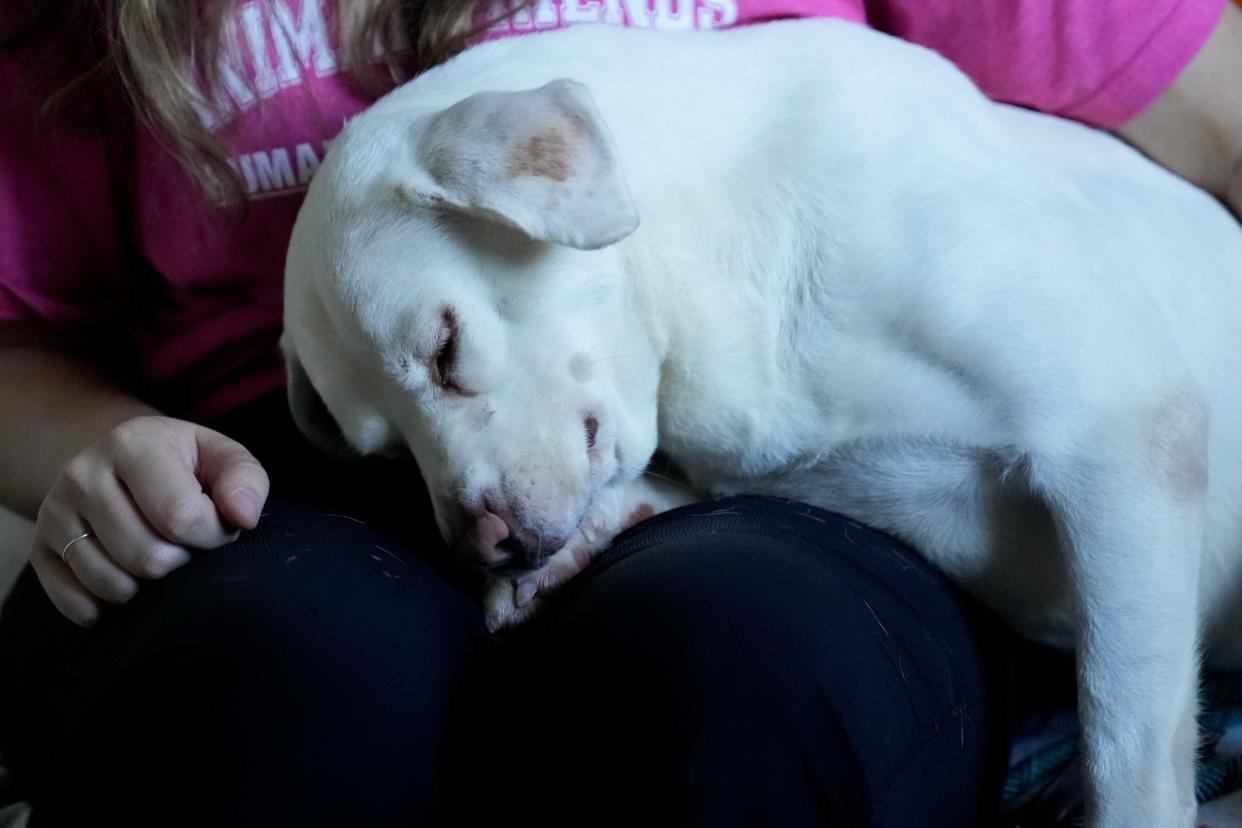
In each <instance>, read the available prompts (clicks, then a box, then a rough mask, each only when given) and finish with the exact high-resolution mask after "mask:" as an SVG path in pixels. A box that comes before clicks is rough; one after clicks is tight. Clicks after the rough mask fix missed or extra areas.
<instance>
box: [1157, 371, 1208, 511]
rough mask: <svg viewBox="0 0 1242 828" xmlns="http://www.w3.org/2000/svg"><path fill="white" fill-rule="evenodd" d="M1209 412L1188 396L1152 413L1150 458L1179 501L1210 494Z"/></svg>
mask: <svg viewBox="0 0 1242 828" xmlns="http://www.w3.org/2000/svg"><path fill="white" fill-rule="evenodd" d="M1207 429H1208V418H1207V412H1206V411H1205V410H1204V407H1203V405H1202V404H1201V403H1200V402H1198V401H1197V400H1195V399H1193V398H1191V397H1188V396H1186V395H1182V394H1179V395H1176V396H1173V397H1170V398H1169V399H1168V400H1166V401H1165V402H1164V403H1162V404H1161V405H1160V406H1158V407H1157V408H1156V409H1155V411H1153V412H1152V416H1151V419H1150V420H1149V421H1148V427H1147V430H1146V438H1147V448H1148V451H1149V456H1150V457H1151V459H1152V462H1153V464H1154V465H1155V468H1156V470H1157V472H1158V473H1159V474H1160V475H1161V477H1162V478H1163V479H1164V481H1165V482H1166V483H1167V484H1168V485H1169V488H1170V490H1171V491H1172V493H1173V494H1174V496H1176V497H1177V499H1178V500H1195V499H1197V498H1200V497H1202V496H1203V495H1204V493H1205V492H1207V484H1208V462H1207V457H1208V452H1207V436H1208V434H1207Z"/></svg>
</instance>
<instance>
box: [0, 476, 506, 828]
mask: <svg viewBox="0 0 1242 828" xmlns="http://www.w3.org/2000/svg"><path fill="white" fill-rule="evenodd" d="M426 536H427V539H428V540H427V543H428V545H431V544H435V543H437V541H436V539H435V535H434V527H430V526H429V527H427V533H426ZM488 642H489V639H488V636H487V633H486V629H485V627H484V624H483V620H482V616H481V613H480V612H479V611H478V609H477V607H476V606H475V605H474V603H473V602H472V601H471V600H470V598H469V596H468V594H467V593H466V592H465V591H463V590H462V589H460V588H459V587H457V586H454V585H450V584H449V583H447V582H445V581H444V580H443V579H442V578H441V577H439V576H438V575H437V574H436V573H434V572H433V571H432V570H431V569H429V568H428V566H427V565H426V564H425V563H423V562H422V561H421V560H420V558H419V557H418V556H416V555H415V554H413V552H412V551H411V550H410V548H408V547H404V546H401V545H399V544H397V543H395V542H393V541H392V540H391V538H390V536H388V535H385V534H383V533H381V532H379V531H377V530H376V529H374V528H372V527H371V526H368V525H366V524H365V523H362V522H360V521H358V520H357V519H355V518H353V517H351V516H346V515H342V514H336V513H333V512H329V511H327V510H326V509H325V508H324V507H322V506H311V505H309V504H308V503H307V502H304V501H283V500H281V498H280V497H275V498H273V500H272V501H271V502H269V504H268V505H267V507H266V509H265V514H264V517H263V518H262V520H261V521H260V524H259V527H258V528H257V529H256V530H254V531H252V532H248V533H245V534H243V536H242V537H241V539H240V540H238V541H237V542H236V543H233V544H231V545H230V546H227V547H224V548H221V549H218V550H214V551H210V552H203V553H200V554H198V555H196V556H195V557H194V558H193V560H192V561H191V562H190V563H189V564H187V565H186V566H185V567H183V568H182V569H180V570H178V571H176V572H174V573H173V574H171V575H170V576H168V577H167V578H165V579H163V580H161V581H159V582H155V583H149V584H146V585H144V587H143V589H142V590H141V591H140V593H139V596H138V597H137V598H135V599H134V600H133V601H132V602H131V603H130V604H128V605H126V606H124V607H116V608H112V609H111V611H110V612H109V613H108V614H107V615H106V616H105V617H104V618H103V620H102V621H101V623H100V624H99V625H98V626H97V627H96V628H95V629H92V630H80V629H78V628H76V627H74V626H73V625H72V624H70V623H69V622H68V621H66V620H65V619H63V618H62V617H60V616H59V615H58V614H57V613H56V611H55V610H54V609H53V607H52V606H51V604H50V603H49V601H48V600H47V598H46V596H45V595H44V593H43V592H42V590H41V589H40V587H39V584H38V582H37V580H36V579H35V578H34V577H33V575H32V573H31V572H30V571H29V570H28V571H27V572H26V573H25V575H24V576H23V578H22V579H21V581H20V582H19V583H18V585H17V586H16V588H15V590H14V592H13V593H12V594H11V596H10V597H9V599H8V600H7V602H6V604H5V605H4V608H3V614H2V616H0V670H3V674H4V676H5V681H4V682H3V683H2V684H0V737H2V742H0V744H2V745H3V748H4V751H5V753H6V757H7V758H8V759H9V760H10V762H11V764H12V766H13V768H14V770H15V773H16V775H17V780H18V783H19V785H21V786H22V793H24V794H25V795H26V796H27V797H28V798H29V799H30V800H31V801H32V803H33V823H34V824H35V825H41V824H42V825H48V824H65V825H86V824H114V823H115V824H129V825H136V824H163V825H187V824H203V825H377V826H378V825H390V824H391V825H402V824H420V823H425V822H426V821H427V820H429V819H432V818H434V816H435V814H436V812H437V809H438V808H439V806H440V783H441V766H442V754H443V752H444V750H445V738H446V736H445V722H446V720H447V719H448V716H449V711H450V709H451V707H452V705H453V704H454V701H455V699H456V698H457V696H458V694H459V691H460V687H461V685H462V683H463V682H464V681H465V680H466V676H467V674H468V673H469V672H470V670H471V669H473V664H474V662H475V660H476V659H477V658H478V657H479V655H480V654H481V653H483V652H484V650H485V648H486V647H487V645H488Z"/></svg>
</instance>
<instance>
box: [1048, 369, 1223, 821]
mask: <svg viewBox="0 0 1242 828" xmlns="http://www.w3.org/2000/svg"><path fill="white" fill-rule="evenodd" d="M1029 459H1030V473H1031V481H1032V483H1033V485H1034V486H1035V488H1036V490H1037V491H1038V492H1039V493H1040V494H1041V495H1042V496H1043V497H1044V498H1045V499H1046V500H1047V502H1048V504H1049V506H1050V508H1051V509H1052V511H1053V514H1054V516H1055V518H1056V520H1057V524H1058V531H1059V532H1060V533H1061V535H1062V540H1063V542H1064V544H1065V547H1066V549H1067V550H1068V554H1069V557H1070V569H1071V576H1072V577H1071V580H1072V584H1073V589H1074V591H1075V598H1076V599H1077V606H1078V637H1077V657H1078V684H1079V708H1080V713H1081V717H1082V725H1083V749H1084V757H1085V760H1086V761H1085V767H1086V773H1087V779H1086V785H1087V797H1088V801H1087V814H1088V823H1087V824H1088V825H1089V826H1092V828H1140V827H1142V828H1190V826H1192V825H1193V824H1194V816H1195V800H1194V785H1193V781H1194V760H1195V748H1196V738H1197V728H1196V722H1195V716H1196V712H1197V680H1198V663H1199V658H1198V623H1199V619H1198V613H1197V604H1198V601H1197V597H1198V590H1199V583H1198V580H1199V569H1200V562H1201V556H1202V549H1203V526H1204V518H1203V513H1204V502H1205V497H1206V488H1207V417H1206V413H1205V410H1204V408H1203V406H1202V405H1200V404H1199V402H1198V400H1197V398H1195V397H1194V396H1193V395H1188V394H1184V393H1181V394H1172V395H1170V396H1169V397H1168V398H1166V399H1165V400H1164V401H1162V402H1156V403H1153V404H1150V405H1143V406H1139V407H1138V408H1137V409H1130V410H1128V411H1124V412H1115V413H1114V415H1112V416H1108V417H1106V418H1101V420H1100V421H1098V422H1096V423H1095V425H1094V426H1093V427H1090V428H1088V429H1086V430H1085V431H1083V430H1079V431H1078V436H1077V438H1076V439H1075V440H1074V441H1073V442H1072V443H1071V444H1070V445H1068V446H1067V445H1065V444H1062V445H1061V446H1059V447H1057V448H1056V449H1054V450H1052V451H1048V452H1045V453H1042V454H1041V453H1039V452H1033V453H1032V454H1031V455H1030V457H1029Z"/></svg>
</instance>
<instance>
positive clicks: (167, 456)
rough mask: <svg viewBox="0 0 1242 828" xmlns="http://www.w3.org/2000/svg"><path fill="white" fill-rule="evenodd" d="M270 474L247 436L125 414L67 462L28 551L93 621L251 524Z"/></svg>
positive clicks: (77, 611) (65, 603) (52, 590)
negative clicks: (104, 606)
mask: <svg viewBox="0 0 1242 828" xmlns="http://www.w3.org/2000/svg"><path fill="white" fill-rule="evenodd" d="M267 493H268V479H267V473H266V472H265V471H264V470H263V467H262V466H260V465H259V462H258V461H257V460H256V459H255V458H254V456H253V455H251V454H250V452H249V451H247V450H246V449H245V447H243V446H242V445H241V444H239V443H237V442H236V441H234V440H231V439H229V438H228V437H225V436H224V435H223V434H220V433H219V432H216V431H212V430H211V429H208V428H204V427H202V426H199V425H195V424H194V423H189V422H185V421H184V420H176V419H173V418H171V417H161V416H144V417H135V418H133V419H130V420H126V421H125V422H123V423H121V424H120V425H118V426H116V427H115V428H113V429H112V430H110V431H109V432H107V433H106V434H105V435H104V436H103V437H101V438H100V439H98V440H97V441H95V442H94V443H93V444H91V445H90V446H88V447H87V448H86V449H84V450H82V451H81V452H79V453H78V454H76V455H74V456H73V457H72V458H71V459H70V460H69V462H68V463H66V464H65V466H64V468H63V469H62V471H61V474H60V476H59V478H58V479H57V480H56V482H55V483H54V484H53V485H52V488H51V490H50V491H49V492H48V494H47V497H46V498H44V500H43V503H42V505H41V506H40V507H39V514H38V519H37V522H36V527H35V541H34V548H33V549H32V551H31V555H30V560H31V564H32V565H33V566H34V569H35V572H36V573H37V574H38V576H39V580H40V582H41V583H42V584H43V588H44V589H45V590H47V594H48V595H49V596H50V597H51V599H52V603H53V604H55V605H56V608H57V609H59V610H60V611H61V613H63V614H64V615H65V616H66V617H67V618H69V620H71V621H73V622H74V623H76V624H80V625H82V626H90V625H92V624H94V623H95V621H96V620H97V619H98V617H99V612H100V602H101V601H102V602H105V603H110V604H121V603H124V602H126V601H128V600H129V599H130V598H132V597H134V595H135V594H136V593H137V591H138V589H139V586H140V584H141V582H142V581H143V580H150V579H154V578H162V577H164V576H165V575H167V574H168V573H170V572H172V571H173V570H174V569H176V568H177V567H179V566H181V565H182V564H184V563H186V562H187V561H188V560H189V559H190V551H191V550H195V549H212V548H215V547H217V546H222V545H224V544H226V543H229V542H230V541H232V540H233V539H235V538H236V537H237V535H238V532H239V530H241V529H252V528H254V526H255V525H256V524H257V523H258V522H259V513H260V510H261V509H262V507H263V502H264V501H265V500H266V499H267Z"/></svg>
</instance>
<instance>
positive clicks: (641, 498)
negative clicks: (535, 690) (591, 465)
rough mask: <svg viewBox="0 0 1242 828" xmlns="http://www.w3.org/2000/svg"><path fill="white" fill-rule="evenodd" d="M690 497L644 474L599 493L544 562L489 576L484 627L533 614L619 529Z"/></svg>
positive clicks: (503, 624) (510, 623) (497, 626)
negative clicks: (574, 534)
mask: <svg viewBox="0 0 1242 828" xmlns="http://www.w3.org/2000/svg"><path fill="white" fill-rule="evenodd" d="M694 500H695V497H694V495H693V494H692V493H691V492H690V490H689V489H687V488H685V487H683V486H681V485H678V484H676V483H672V482H669V481H665V480H663V479H660V478H656V477H651V476H647V475H643V476H642V477H639V478H637V479H635V480H632V481H630V482H628V483H624V484H622V485H620V486H614V487H612V488H610V489H606V490H604V491H602V492H600V494H599V496H598V497H597V498H596V500H595V503H594V504H593V505H592V508H591V512H590V514H589V515H588V516H587V518H586V520H584V521H583V523H582V526H581V527H579V530H578V537H576V538H575V539H574V540H573V542H571V543H570V544H569V545H568V546H566V547H565V548H564V549H561V550H559V551H558V552H557V553H556V554H555V555H553V556H552V557H550V558H548V560H547V562H546V563H544V564H543V566H541V567H539V568H538V569H534V570H530V571H528V572H523V573H521V574H519V575H499V576H492V577H490V578H488V580H487V583H486V584H485V585H484V592H483V607H484V611H485V613H486V615H487V625H488V627H489V628H490V629H491V630H492V631H493V632H495V631H496V630H499V629H502V628H504V627H511V626H514V625H516V624H520V623H522V622H523V621H526V620H527V619H529V618H531V617H533V616H534V615H535V614H536V613H538V612H539V611H540V610H541V609H542V607H543V599H544V598H546V597H547V596H548V595H550V594H551V593H553V592H555V591H556V590H557V589H559V588H560V587H561V586H562V585H563V584H565V583H566V582H567V581H569V580H570V579H571V578H573V577H574V576H575V575H577V574H578V573H579V572H581V571H582V570H583V569H586V567H587V565H588V564H590V562H591V559H592V558H593V557H594V556H595V555H596V553H598V552H601V551H603V550H604V549H607V548H608V547H609V546H611V545H612V540H613V538H615V537H616V536H617V535H619V534H621V532H623V531H625V530H626V529H628V528H630V527H631V526H634V525H635V524H638V523H641V522H642V521H644V520H646V519H647V518H649V517H653V516H655V515H658V514H660V513H661V512H667V511H668V510H669V509H675V508H677V507H678V506H685V505H686V504H689V503H693V502H694Z"/></svg>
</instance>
